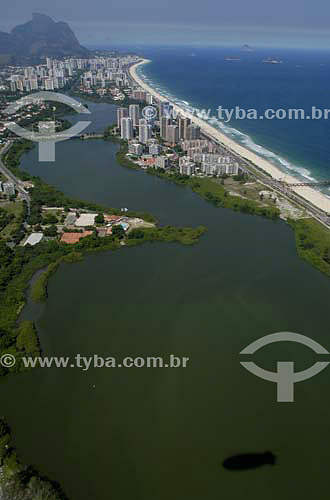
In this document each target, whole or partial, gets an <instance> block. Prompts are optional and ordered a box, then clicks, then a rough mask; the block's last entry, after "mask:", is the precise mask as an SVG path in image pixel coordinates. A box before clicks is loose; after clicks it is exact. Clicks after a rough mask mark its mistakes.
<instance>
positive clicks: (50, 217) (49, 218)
mask: <svg viewBox="0 0 330 500" xmlns="http://www.w3.org/2000/svg"><path fill="white" fill-rule="evenodd" d="M42 222H43V224H56V223H57V222H58V219H57V217H56V215H54V214H47V215H45V217H44V218H43V221H42Z"/></svg>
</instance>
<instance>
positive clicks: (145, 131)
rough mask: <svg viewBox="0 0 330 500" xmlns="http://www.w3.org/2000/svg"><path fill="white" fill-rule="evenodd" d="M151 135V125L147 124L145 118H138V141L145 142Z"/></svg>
mask: <svg viewBox="0 0 330 500" xmlns="http://www.w3.org/2000/svg"><path fill="white" fill-rule="evenodd" d="M150 137H151V125H148V122H147V120H145V119H144V118H142V119H141V120H139V142H141V143H142V144H147V142H148V140H149V139H150Z"/></svg>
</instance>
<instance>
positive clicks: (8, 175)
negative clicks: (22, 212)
mask: <svg viewBox="0 0 330 500" xmlns="http://www.w3.org/2000/svg"><path fill="white" fill-rule="evenodd" d="M11 145H12V142H7V144H6V145H5V146H4V147H3V148H2V149H1V151H0V172H1V173H2V174H3V175H4V176H5V177H6V179H7V180H8V181H9V182H12V183H13V184H14V186H15V189H16V191H18V193H19V194H20V196H21V198H22V199H23V200H25V201H26V203H27V207H28V213H30V203H31V198H30V195H29V193H28V192H27V191H26V190H25V189H24V187H23V186H22V184H21V181H20V180H19V179H17V177H15V175H14V174H13V173H12V172H11V171H10V170H8V168H7V167H6V166H5V165H4V163H3V161H2V159H3V157H4V155H5V154H6V153H7V151H8V149H9V148H10V146H11Z"/></svg>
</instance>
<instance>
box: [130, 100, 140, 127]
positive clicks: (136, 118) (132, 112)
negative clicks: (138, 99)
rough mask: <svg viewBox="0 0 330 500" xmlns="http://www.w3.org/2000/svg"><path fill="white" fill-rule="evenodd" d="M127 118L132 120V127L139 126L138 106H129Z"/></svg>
mask: <svg viewBox="0 0 330 500" xmlns="http://www.w3.org/2000/svg"><path fill="white" fill-rule="evenodd" d="M129 117H130V118H132V122H133V127H137V126H138V125H139V119H140V106H139V104H130V106H129Z"/></svg>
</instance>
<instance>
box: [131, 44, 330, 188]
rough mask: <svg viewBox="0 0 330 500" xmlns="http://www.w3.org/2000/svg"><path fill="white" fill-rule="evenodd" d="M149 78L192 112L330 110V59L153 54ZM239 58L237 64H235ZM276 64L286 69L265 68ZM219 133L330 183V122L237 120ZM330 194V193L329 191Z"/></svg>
mask: <svg viewBox="0 0 330 500" xmlns="http://www.w3.org/2000/svg"><path fill="white" fill-rule="evenodd" d="M138 53H140V54H142V55H143V56H145V57H147V58H149V59H151V60H152V62H151V63H150V64H148V65H144V66H142V67H141V69H140V73H141V75H142V76H143V77H144V78H145V79H146V80H147V81H149V82H150V83H151V84H152V85H153V86H154V87H155V88H157V89H158V90H159V91H160V92H161V93H163V94H165V95H167V96H168V97H169V98H171V99H172V100H175V101H176V102H177V103H180V104H181V105H183V106H186V107H194V108H205V109H209V108H210V109H212V113H213V111H214V114H216V110H217V108H218V106H222V107H223V108H227V109H232V108H235V106H239V107H240V108H242V109H246V110H248V109H256V110H257V111H258V113H259V114H264V111H265V110H266V109H270V108H271V109H280V108H281V109H285V110H288V109H290V108H291V109H304V110H305V112H306V115H310V114H311V109H312V107H313V106H314V107H316V108H319V109H328V108H330V99H329V97H330V92H329V82H330V52H326V51H306V50H283V49H267V50H266V49H263V50H261V49H258V50H253V52H244V51H242V50H241V49H234V48H214V47H212V48H205V47H204V48H189V47H179V48H177V47H148V48H139V49H138ZM233 56H238V57H239V58H240V59H239V60H237V61H228V60H226V58H227V57H233ZM268 57H276V58H279V59H280V60H282V61H283V63H282V64H263V63H262V61H263V60H264V59H265V58H268ZM212 123H213V125H215V126H218V127H220V128H221V129H222V130H223V131H224V132H225V133H227V134H228V135H229V136H231V137H232V138H233V139H235V140H236V141H238V142H240V143H243V144H244V145H245V146H247V147H248V148H250V149H252V150H254V151H256V152H258V154H260V155H262V156H264V157H266V158H267V159H268V160H270V161H272V162H273V163H274V164H276V165H277V166H279V167H280V168H281V169H282V170H283V171H284V172H287V173H291V174H293V175H295V176H297V177H300V178H301V179H303V180H307V179H308V180H325V179H330V114H329V119H325V118H322V119H320V120H311V119H310V120H289V119H288V118H286V119H283V120H279V119H273V120H266V119H263V120H260V119H258V120H250V119H247V118H246V119H244V120H237V119H232V120H231V121H230V122H229V123H227V124H226V123H223V122H222V123H221V122H220V121H219V120H212ZM325 189H326V192H327V193H328V194H329V189H328V188H325Z"/></svg>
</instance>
